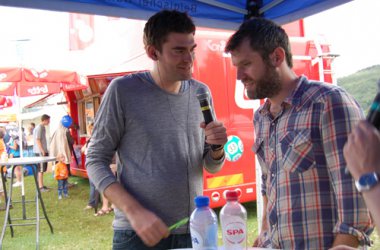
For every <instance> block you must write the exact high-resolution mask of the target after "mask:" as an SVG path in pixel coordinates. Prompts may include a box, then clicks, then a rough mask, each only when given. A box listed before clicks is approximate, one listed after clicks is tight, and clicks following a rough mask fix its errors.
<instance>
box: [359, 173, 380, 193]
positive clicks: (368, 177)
mask: <svg viewBox="0 0 380 250" xmlns="http://www.w3.org/2000/svg"><path fill="white" fill-rule="evenodd" d="M378 183H379V175H378V174H377V173H376V172H373V173H367V174H363V175H362V176H360V178H359V180H357V181H355V186H356V189H357V190H358V191H359V192H363V191H368V190H370V189H371V188H373V187H374V186H376V185H377V184H378Z"/></svg>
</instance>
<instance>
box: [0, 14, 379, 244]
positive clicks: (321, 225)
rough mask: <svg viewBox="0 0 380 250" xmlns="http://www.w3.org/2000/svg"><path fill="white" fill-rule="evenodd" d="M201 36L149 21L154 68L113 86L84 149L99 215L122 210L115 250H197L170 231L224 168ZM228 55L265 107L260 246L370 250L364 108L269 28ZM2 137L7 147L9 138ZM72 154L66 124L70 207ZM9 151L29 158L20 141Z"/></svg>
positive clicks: (371, 176) (375, 174)
mask: <svg viewBox="0 0 380 250" xmlns="http://www.w3.org/2000/svg"><path fill="white" fill-rule="evenodd" d="M195 30H196V28H195V25H194V23H193V21H192V19H191V18H190V17H189V16H188V15H187V14H186V13H183V12H179V11H175V10H162V11H160V12H158V13H156V14H154V15H153V16H152V17H150V18H149V20H148V21H147V23H146V24H145V28H144V37H143V42H144V45H145V50H146V54H147V56H148V57H149V58H150V59H151V60H152V62H153V65H154V66H153V69H152V70H150V71H147V72H139V73H135V74H132V75H128V76H125V77H120V78H117V79H115V80H113V81H112V82H111V84H110V85H109V87H108V89H107V91H106V93H105V94H104V96H103V98H102V102H101V105H100V108H99V111H98V113H97V115H96V119H95V123H94V124H90V129H89V131H90V132H89V133H90V135H91V137H89V138H88V140H87V142H86V144H85V145H84V146H83V148H82V152H83V153H84V154H85V155H86V168H87V171H88V175H89V178H90V198H89V201H88V204H87V206H86V207H85V209H93V208H94V207H95V204H96V203H95V200H94V199H95V198H94V197H95V194H96V192H100V194H101V197H103V198H102V200H103V204H102V208H101V209H100V210H99V212H98V213H97V214H96V215H97V216H100V215H103V214H107V213H108V212H109V211H112V210H113V208H114V212H115V219H114V222H113V227H114V237H113V249H115V250H116V249H141V250H143V249H175V248H189V247H190V248H191V247H192V243H191V236H190V233H189V225H188V224H187V225H183V226H181V227H179V228H176V229H175V230H172V231H169V228H168V225H171V224H173V223H175V222H177V221H179V220H180V219H182V218H186V217H189V216H190V214H191V212H192V211H193V210H194V204H193V202H192V201H193V199H194V197H196V196H197V195H201V194H202V187H203V184H202V183H203V178H202V177H203V176H202V175H203V168H205V169H206V170H207V171H209V172H211V173H215V172H218V171H219V170H220V169H221V168H222V167H223V164H224V160H225V152H224V148H223V145H224V144H225V143H226V142H227V132H226V128H225V126H224V125H223V123H222V122H220V121H218V120H217V117H214V118H215V119H214V121H212V122H210V123H208V124H206V123H205V122H204V119H203V116H202V113H201V112H200V109H199V102H198V100H197V97H196V95H197V92H198V90H199V89H204V90H203V92H209V90H208V86H207V85H206V84H205V83H202V82H199V81H197V80H195V79H193V78H192V67H193V63H194V55H195V48H196V43H195V38H194V37H195ZM225 52H226V53H230V55H231V59H232V63H233V65H234V66H235V67H236V69H237V77H238V79H239V80H241V82H242V84H244V87H245V89H246V93H247V96H248V97H249V98H250V99H265V102H264V103H263V104H262V105H261V106H260V108H259V109H258V110H256V111H255V114H254V120H253V123H254V127H255V143H254V146H253V150H254V152H255V154H256V156H257V157H258V159H259V163H260V167H261V171H262V176H258V177H257V178H261V180H262V186H261V195H262V197H263V200H264V206H263V218H262V223H261V224H262V227H261V228H260V234H259V236H258V237H257V239H256V240H255V243H254V246H255V247H263V248H273V249H277V248H280V249H329V248H333V249H335V250H338V249H355V248H357V247H365V246H368V245H370V244H371V240H370V234H371V232H372V231H373V228H374V223H377V226H380V209H379V205H380V204H379V201H378V200H379V199H376V198H377V197H378V195H379V192H380V185H379V173H380V155H379V154H377V152H376V151H377V149H378V147H379V146H380V133H379V131H378V130H377V129H376V128H375V127H373V126H372V125H371V124H369V123H368V122H366V121H364V113H363V111H362V109H361V107H360V106H359V105H358V103H357V102H356V101H355V100H354V99H353V97H352V96H351V95H349V94H348V93H347V92H346V91H345V90H343V89H341V88H339V87H338V86H334V85H331V84H326V83H323V82H319V81H312V80H309V79H307V77H305V76H299V75H297V74H296V73H295V72H294V71H293V69H292V67H293V61H292V52H291V49H290V43H289V38H288V35H287V34H286V33H285V31H284V29H283V28H281V27H280V26H279V25H277V24H275V23H274V22H272V21H270V20H266V19H264V18H253V19H250V20H247V21H245V22H244V23H243V24H242V25H241V26H240V27H239V29H238V30H237V31H236V32H235V33H234V34H233V35H232V36H231V38H230V39H229V41H228V42H227V44H226V48H225ZM147 100H148V101H147ZM210 103H211V106H212V96H211V97H210ZM168 110H169V111H170V112H168ZM147 111H149V112H147ZM214 115H215V114H214ZM49 122H50V117H49V116H47V115H44V116H42V119H41V123H40V124H39V125H38V126H37V127H36V128H35V129H34V132H33V134H34V136H33V138H34V140H33V143H34V145H33V153H34V154H35V155H40V156H46V155H48V152H49V151H48V145H47V140H46V132H45V126H47V125H48V124H49ZM31 127H32V126H31ZM111 128H112V129H111ZM28 129H29V128H28ZM92 129H93V131H92ZM0 137H2V138H4V141H5V134H3V133H1V131H0ZM72 144H73V141H72V138H70V131H69V128H68V127H67V126H65V125H64V124H61V125H60V127H59V128H58V129H57V131H56V132H55V133H54V135H53V138H52V143H51V145H50V154H51V155H54V156H57V161H58V163H57V164H56V165H55V178H56V179H57V180H58V195H59V199H61V198H62V197H66V196H68V190H67V188H68V181H67V180H68V177H69V175H70V159H71V154H72V150H71V148H72ZM6 145H8V146H9V148H10V150H12V151H10V154H11V155H13V157H18V155H17V148H18V147H19V146H18V141H17V140H16V139H14V140H13V142H10V143H9V142H6ZM163 145H164V146H163ZM212 145H220V146H219V147H212ZM1 148H4V146H3V145H2V144H1V143H0V149H1ZM115 163H116V165H117V171H115V167H114V166H115ZM110 166H113V167H110ZM347 169H348V170H349V172H350V174H349V173H347ZM44 172H46V166H41V167H40V169H39V179H38V181H39V187H40V190H41V191H43V192H44V191H48V190H49V188H47V187H46V186H44V184H43V173H44ZM17 183H18V182H16V183H15V185H16V184H17ZM17 185H18V184H17ZM96 190H97V191H96ZM172 197H176V202H175V204H173V199H172ZM110 203H112V204H113V205H112V206H110Z"/></svg>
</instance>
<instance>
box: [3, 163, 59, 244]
mask: <svg viewBox="0 0 380 250" xmlns="http://www.w3.org/2000/svg"><path fill="white" fill-rule="evenodd" d="M55 160H56V158H55V157H51V156H44V157H23V158H10V159H8V160H7V161H0V166H1V178H2V181H3V188H4V196H5V200H6V209H5V218H4V225H3V230H2V232H1V238H0V249H2V246H3V239H4V235H5V231H6V229H7V226H9V227H10V229H11V236H12V237H13V226H29V225H36V249H38V248H39V230H40V219H46V221H47V223H48V225H49V227H50V231H51V233H53V226H52V225H51V223H50V221H49V218H48V216H47V213H46V209H45V205H44V202H43V200H42V196H41V192H40V189H39V186H38V180H37V172H38V169H37V167H36V166H37V165H36V164H42V163H45V162H51V161H55ZM27 165H29V166H32V171H33V176H34V182H35V185H36V197H35V200H31V201H26V200H25V189H24V173H23V172H24V171H21V173H22V174H21V176H22V177H21V183H22V185H21V203H22V218H15V219H13V221H20V220H35V222H31V223H18V224H14V223H12V219H11V216H10V211H9V210H10V205H11V204H12V188H13V177H14V171H15V167H16V166H21V167H25V166H27ZM4 166H10V167H11V168H12V170H11V173H12V174H11V179H10V183H9V194H7V190H6V185H5V181H6V179H5V177H4V175H3V174H2V170H3V167H4ZM26 202H35V204H36V217H35V218H27V217H26V209H25V203H26ZM14 203H17V202H14ZM40 204H41V207H42V211H43V213H44V217H41V218H40V213H39V211H40V209H39V205H40Z"/></svg>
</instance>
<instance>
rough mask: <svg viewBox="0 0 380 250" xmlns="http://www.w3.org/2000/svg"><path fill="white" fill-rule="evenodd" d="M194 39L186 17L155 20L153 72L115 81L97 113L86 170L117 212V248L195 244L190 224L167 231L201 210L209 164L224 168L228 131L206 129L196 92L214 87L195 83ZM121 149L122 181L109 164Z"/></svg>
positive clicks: (164, 15) (149, 32)
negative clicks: (199, 198) (196, 200)
mask: <svg viewBox="0 0 380 250" xmlns="http://www.w3.org/2000/svg"><path fill="white" fill-rule="evenodd" d="M194 34H195V25H194V23H193V21H192V20H191V18H190V17H189V16H188V15H187V14H186V13H182V12H179V11H175V10H163V11H160V12H158V13H156V14H155V15H153V16H152V17H151V18H149V20H148V22H147V23H146V25H145V28H144V39H143V40H144V45H145V51H146V54H147V56H148V57H149V58H151V59H152V60H153V64H154V66H153V69H152V70H151V71H148V72H140V73H136V74H131V75H127V76H124V77H120V78H117V79H114V80H113V81H112V83H111V84H110V85H109V86H108V88H107V90H106V93H105V94H104V96H103V99H102V102H101V104H100V108H99V111H98V113H97V114H96V118H95V125H94V131H93V135H92V137H91V141H90V143H89V147H88V152H87V160H86V168H87V171H88V174H89V176H90V179H91V180H92V181H93V182H94V184H95V187H96V188H97V189H98V190H100V192H102V193H103V194H104V195H105V196H106V197H107V198H108V199H109V200H110V201H111V202H112V204H113V205H114V207H115V210H114V211H115V219H114V222H113V227H114V238H113V249H139V250H144V249H172V248H189V247H191V246H192V244H191V236H190V232H189V225H188V224H186V225H183V226H181V227H179V228H177V229H175V230H172V231H170V232H169V228H168V227H169V226H170V225H172V224H174V223H176V222H178V221H179V220H181V219H183V218H186V217H189V216H190V214H191V212H192V211H193V210H194V208H195V206H194V202H193V200H194V198H195V196H197V195H201V194H202V191H203V167H204V168H205V169H206V170H207V171H209V172H211V173H215V172H218V171H219V170H220V169H221V168H222V166H223V163H224V159H225V153H224V149H223V147H224V144H225V143H226V142H227V133H226V128H225V127H224V125H223V123H222V122H219V121H217V120H215V121H213V122H210V123H208V124H207V126H206V124H205V123H204V118H203V116H202V112H201V109H200V105H199V101H198V99H197V91H199V89H203V91H206V92H209V89H208V87H207V85H205V84H203V83H201V82H199V81H196V80H194V79H192V69H193V63H194V55H195V48H196V46H197V44H196V43H195V40H194ZM147 100H148V101H147ZM210 103H211V105H212V97H211V96H210ZM211 144H214V145H220V146H218V147H215V146H214V147H213V148H211ZM115 152H116V153H117V176H118V178H117V179H116V178H115V175H114V174H113V173H112V170H111V169H110V167H109V166H110V163H111V161H112V158H113V157H114V154H115ZM153 246H154V247H153Z"/></svg>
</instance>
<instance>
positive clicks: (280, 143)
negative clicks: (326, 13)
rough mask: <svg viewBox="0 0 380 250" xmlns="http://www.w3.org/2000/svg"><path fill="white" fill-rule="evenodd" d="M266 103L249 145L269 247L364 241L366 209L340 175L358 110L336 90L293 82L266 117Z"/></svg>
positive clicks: (323, 246)
mask: <svg viewBox="0 0 380 250" xmlns="http://www.w3.org/2000/svg"><path fill="white" fill-rule="evenodd" d="M269 108H270V101H269V100H267V101H266V102H265V103H264V104H263V105H262V106H261V107H260V108H259V109H258V110H257V111H256V112H255V116H254V126H255V133H256V139H255V145H254V151H255V152H256V155H257V156H258V159H259V162H260V165H261V169H262V180H263V182H262V183H263V185H262V194H263V195H266V197H267V198H268V204H267V207H266V212H267V220H268V221H267V222H268V223H269V224H268V226H269V231H268V232H267V235H268V236H269V240H267V242H269V241H270V243H271V246H272V248H282V249H328V248H330V247H331V246H332V244H333V241H334V236H335V234H351V235H354V236H355V237H357V239H358V240H359V242H360V244H361V245H364V244H369V236H368V235H369V234H370V233H371V231H372V230H373V227H372V222H371V219H370V216H369V212H368V210H367V209H366V206H365V204H364V201H363V199H362V198H361V196H360V194H359V193H358V191H357V190H356V188H355V185H354V180H353V179H352V178H351V176H350V175H347V174H345V167H346V163H345V160H344V157H343V146H344V144H345V142H346V140H347V136H348V134H349V133H350V131H351V130H352V127H353V126H354V125H355V124H356V123H357V122H358V121H359V120H361V119H363V112H362V111H361V109H360V107H359V105H358V104H357V102H356V101H355V100H354V99H353V98H352V97H351V96H350V95H349V94H347V93H346V92H345V91H343V90H342V89H340V88H339V87H337V86H333V85H329V84H324V83H321V82H311V81H308V79H307V78H306V77H304V76H302V77H300V80H299V83H298V86H297V88H296V89H295V90H294V91H293V93H292V94H291V95H290V96H289V97H288V98H286V99H285V100H284V102H283V104H282V110H281V112H280V113H279V114H277V115H276V116H275V117H273V116H272V115H271V114H270V112H269Z"/></svg>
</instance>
